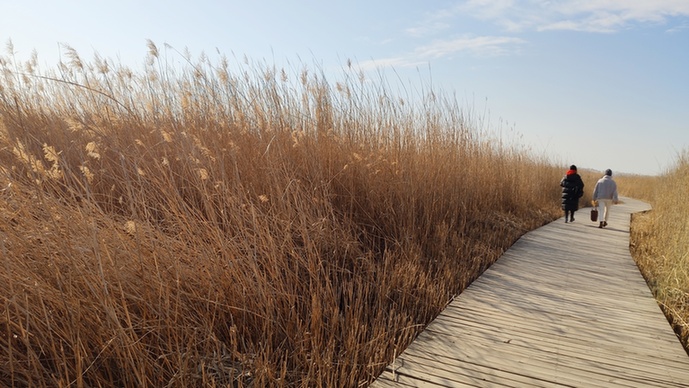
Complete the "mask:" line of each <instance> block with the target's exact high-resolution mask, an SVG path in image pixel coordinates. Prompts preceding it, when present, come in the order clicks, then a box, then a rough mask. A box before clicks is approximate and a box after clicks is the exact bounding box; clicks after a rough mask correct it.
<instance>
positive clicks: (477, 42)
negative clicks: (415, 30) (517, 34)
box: [415, 36, 526, 58]
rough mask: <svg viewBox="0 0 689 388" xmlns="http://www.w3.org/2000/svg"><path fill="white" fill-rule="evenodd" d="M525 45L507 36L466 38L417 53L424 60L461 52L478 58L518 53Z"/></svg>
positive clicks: (520, 40) (428, 46)
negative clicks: (521, 46) (520, 47)
mask: <svg viewBox="0 0 689 388" xmlns="http://www.w3.org/2000/svg"><path fill="white" fill-rule="evenodd" d="M524 43H526V41H524V40H523V39H519V38H513V37H507V36H478V37H470V36H465V37H460V38H456V39H451V40H442V41H436V42H433V43H431V44H429V45H425V46H421V47H418V48H417V49H416V50H415V53H416V54H417V55H418V56H419V57H422V58H440V57H445V56H448V55H452V54H455V53H459V52H468V53H471V54H474V55H478V56H501V55H506V54H510V53H514V52H516V51H518V48H519V46H520V45H522V44H524Z"/></svg>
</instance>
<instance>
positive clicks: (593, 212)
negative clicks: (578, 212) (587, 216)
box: [591, 207, 598, 222]
mask: <svg viewBox="0 0 689 388" xmlns="http://www.w3.org/2000/svg"><path fill="white" fill-rule="evenodd" d="M591 221H593V222H596V221H598V209H596V208H595V207H594V208H592V209H591Z"/></svg>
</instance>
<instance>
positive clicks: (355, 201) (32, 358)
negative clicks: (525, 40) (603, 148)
mask: <svg viewBox="0 0 689 388" xmlns="http://www.w3.org/2000/svg"><path fill="white" fill-rule="evenodd" d="M10 51H11V48H10ZM65 58H66V60H65V62H64V63H60V64H58V65H57V67H56V68H55V69H50V70H47V71H46V70H42V69H40V68H39V66H38V65H37V63H38V60H37V58H36V57H34V58H33V59H32V60H30V61H28V62H27V63H17V62H16V61H15V60H14V58H13V57H12V56H11V55H7V56H4V57H0V187H2V188H3V190H2V192H0V254H1V255H2V264H1V265H0V306H1V307H0V311H2V314H1V315H0V385H2V386H17V387H18V386H34V387H58V386H61V387H66V386H76V387H91V386H101V387H164V386H167V387H189V386H209V387H212V386H227V385H232V386H238V387H241V386H343V387H352V386H358V385H366V384H367V383H368V382H370V381H372V380H373V379H374V378H375V377H376V376H377V375H378V374H379V372H380V371H381V370H382V369H383V368H384V367H385V366H386V365H387V364H389V362H390V361H391V360H392V359H393V357H394V356H395V354H397V353H399V352H400V351H401V350H402V349H404V348H405V347H406V345H407V344H408V343H410V342H411V341H412V339H413V338H414V337H415V336H416V334H417V333H419V332H420V331H421V330H422V329H423V328H424V326H425V325H426V324H427V323H428V322H430V321H431V320H432V319H433V317H435V316H436V315H437V314H438V313H439V311H441V309H442V308H443V307H444V306H445V305H446V304H447V303H448V301H449V300H451V298H452V297H453V296H455V295H457V294H458V293H459V292H461V291H462V290H463V289H464V288H465V287H466V286H467V285H468V284H469V283H470V282H471V281H472V280H473V279H475V278H476V277H477V276H478V275H479V274H480V273H481V272H482V271H483V270H484V269H485V268H487V267H488V266H490V265H491V263H492V262H494V260H495V259H496V258H497V257H499V255H500V254H501V253H502V252H503V251H504V250H505V249H506V248H507V247H509V246H510V245H511V244H512V243H513V242H514V241H515V240H516V239H517V238H518V237H519V236H520V235H522V234H523V233H525V232H526V231H528V230H531V229H533V228H535V227H537V226H540V225H542V224H544V223H546V222H549V221H552V220H553V219H555V218H557V217H559V216H560V211H559V207H558V204H559V197H560V188H559V187H558V186H557V183H558V182H559V180H560V178H561V175H562V173H563V171H564V170H563V169H562V168H561V167H553V166H552V165H551V164H550V163H548V162H546V161H544V160H541V159H539V158H538V157H533V156H532V155H530V154H529V152H528V150H526V149H525V148H524V147H522V146H520V145H519V144H514V143H511V142H507V141H504V140H503V139H500V138H498V137H495V136H493V134H492V131H491V130H490V128H488V126H487V124H486V123H485V120H484V118H482V117H478V116H477V114H476V113H475V112H474V111H473V110H471V109H462V108H459V107H458V105H457V103H456V101H454V100H453V99H450V98H447V97H443V96H442V95H441V94H437V93H434V92H433V91H424V92H420V93H419V94H420V95H419V96H412V97H413V98H408V97H406V96H403V97H402V98H400V97H397V96H396V95H395V93H392V92H391V91H390V90H389V89H388V86H386V85H387V84H386V82H385V81H383V80H380V82H376V81H375V80H374V81H371V80H370V79H367V78H366V77H365V76H364V75H363V74H361V73H359V72H357V71H356V70H354V69H353V68H352V67H347V68H345V69H344V70H343V76H342V79H341V80H338V81H337V82H329V81H328V80H326V79H325V77H324V76H323V74H322V72H320V71H318V69H315V70H313V69H309V68H307V67H306V66H304V67H303V68H301V69H298V70H294V69H292V70H290V69H288V70H284V69H276V68H274V67H271V66H268V65H264V64H260V63H253V62H250V61H248V60H247V61H245V62H239V63H232V64H230V61H228V60H227V59H226V58H221V59H219V60H218V61H217V63H216V62H212V61H211V60H209V59H208V58H207V57H205V56H202V57H201V58H199V59H192V58H189V57H184V61H186V63H187V64H186V65H185V66H182V67H179V66H177V67H175V66H168V65H167V64H166V63H168V61H167V60H166V58H164V56H162V55H161V54H160V52H159V50H158V48H157V47H156V46H155V45H154V44H153V43H150V44H149V55H148V57H147V58H146V65H145V66H144V67H143V69H142V70H141V71H134V70H131V69H130V68H127V67H125V66H123V65H120V64H117V63H114V62H113V61H111V60H108V59H104V58H101V57H99V56H98V55H96V56H95V57H94V59H93V60H92V61H90V62H89V61H85V60H83V59H82V58H81V57H80V56H79V54H78V53H77V52H75V51H74V50H72V49H70V48H66V49H65Z"/></svg>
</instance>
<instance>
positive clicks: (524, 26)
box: [439, 0, 689, 32]
mask: <svg viewBox="0 0 689 388" xmlns="http://www.w3.org/2000/svg"><path fill="white" fill-rule="evenodd" d="M451 13H452V14H453V15H455V16H461V15H470V16H471V17H473V18H476V19H479V20H483V21H489V22H492V23H494V24H497V25H499V26H500V27H501V28H503V29H504V30H506V31H512V32H515V31H524V30H536V31H545V30H574V31H589V32H615V31H619V30H621V29H624V28H628V27H629V26H630V25H633V24H638V23H654V24H666V23H668V21H669V19H670V18H673V17H689V1H687V0H569V1H568V0H560V1H557V0H553V1H542V0H525V1H519V2H517V1H512V0H497V1H490V0H468V1H462V2H460V3H458V5H457V6H455V7H454V8H452V12H451ZM439 14H443V15H448V14H449V12H444V13H439Z"/></svg>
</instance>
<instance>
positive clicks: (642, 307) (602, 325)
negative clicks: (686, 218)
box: [371, 198, 689, 388]
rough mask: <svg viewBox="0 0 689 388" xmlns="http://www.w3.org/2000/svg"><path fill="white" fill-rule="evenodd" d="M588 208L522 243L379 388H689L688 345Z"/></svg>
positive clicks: (618, 231)
mask: <svg viewBox="0 0 689 388" xmlns="http://www.w3.org/2000/svg"><path fill="white" fill-rule="evenodd" d="M622 201H623V203H622V204H620V205H617V206H614V207H613V212H612V215H611V216H610V218H609V219H608V227H607V228H604V229H599V228H598V223H593V222H591V221H590V219H589V211H590V208H586V209H582V210H580V211H579V212H577V213H578V214H577V215H576V221H575V222H574V223H568V224H566V223H565V222H564V218H561V219H559V220H557V221H555V222H552V223H550V224H548V225H546V226H543V227H541V228H539V229H537V230H534V231H532V232H529V233H527V234H526V235H524V236H522V238H521V239H519V240H518V241H517V242H516V243H515V244H514V245H513V246H512V247H511V248H510V249H508V250H507V251H506V252H505V254H504V255H503V256H502V257H501V258H500V259H499V260H498V261H497V262H496V263H495V264H493V266H491V267H490V268H489V269H488V270H487V271H486V272H484V274H483V275H481V277H479V278H478V279H477V280H476V281H474V282H473V283H472V284H471V285H470V286H469V287H468V288H467V289H466V290H465V291H464V292H463V293H462V294H461V295H459V296H458V297H457V298H456V299H455V300H454V301H453V302H452V303H450V304H449V305H448V306H447V308H445V310H443V312H442V313H441V314H440V315H439V316H438V317H437V318H436V319H435V320H434V321H433V322H431V323H430V324H429V325H428V326H427V328H426V330H424V331H423V332H422V333H421V334H420V335H419V336H418V337H417V339H416V340H415V341H414V342H413V343H412V344H411V345H410V346H409V347H408V348H407V349H406V350H405V351H404V352H403V353H402V354H401V355H400V356H398V358H397V359H396V360H395V361H394V362H393V363H392V364H391V365H389V366H388V367H387V368H386V370H385V372H383V374H381V375H380V376H379V377H378V379H377V380H376V381H375V382H373V384H372V385H371V387H373V388H381V387H586V388H590V387H664V388H666V387H689V356H687V353H686V352H685V351H684V349H683V348H682V345H681V344H680V342H679V340H678V339H677V337H676V336H675V334H674V332H673V331H672V328H671V327H670V325H669V324H668V322H667V320H666V318H665V316H664V315H663V313H662V311H661V310H660V308H659V307H658V305H657V304H656V301H655V299H654V298H653V295H652V294H651V292H650V290H649V288H648V286H647V285H646V282H645V281H644V279H643V277H642V276H641V274H640V273H639V270H638V268H637V267H636V264H635V263H634V260H633V259H632V257H631V255H630V253H629V224H630V215H631V213H634V212H639V211H644V210H648V209H649V208H650V206H649V205H648V204H645V203H643V202H640V201H637V200H634V199H630V198H622Z"/></svg>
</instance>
